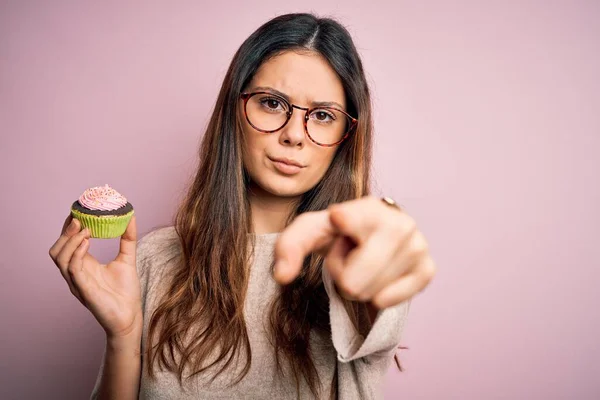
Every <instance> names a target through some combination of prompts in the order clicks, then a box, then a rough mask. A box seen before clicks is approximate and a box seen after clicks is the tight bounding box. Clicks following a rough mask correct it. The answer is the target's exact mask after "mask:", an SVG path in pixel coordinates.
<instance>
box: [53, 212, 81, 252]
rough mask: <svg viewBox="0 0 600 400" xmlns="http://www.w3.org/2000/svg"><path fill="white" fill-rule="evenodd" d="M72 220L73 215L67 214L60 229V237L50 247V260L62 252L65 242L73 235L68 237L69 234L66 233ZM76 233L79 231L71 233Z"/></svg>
mask: <svg viewBox="0 0 600 400" xmlns="http://www.w3.org/2000/svg"><path fill="white" fill-rule="evenodd" d="M72 220H73V215H72V214H71V213H69V216H68V217H67V218H66V219H65V222H64V223H63V227H62V229H61V232H60V236H59V237H58V239H57V240H56V242H54V244H53V245H52V247H50V251H49V253H50V256H51V257H52V258H54V257H56V255H57V254H58V253H60V251H61V250H62V248H63V246H64V245H65V243H67V241H68V240H69V239H70V238H71V236H73V235H69V233H68V232H67V230H68V228H69V225H70V224H71V221H72ZM75 221H76V222H75V223H76V224H78V222H77V220H75ZM79 228H81V226H79ZM77 232H79V229H77V230H74V232H73V233H77Z"/></svg>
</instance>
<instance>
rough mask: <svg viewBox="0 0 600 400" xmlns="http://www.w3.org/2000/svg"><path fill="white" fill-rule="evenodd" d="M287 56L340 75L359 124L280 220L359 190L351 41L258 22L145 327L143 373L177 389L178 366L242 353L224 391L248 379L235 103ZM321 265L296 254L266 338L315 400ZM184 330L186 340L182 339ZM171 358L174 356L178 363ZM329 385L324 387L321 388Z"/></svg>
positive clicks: (207, 138) (205, 145)
mask: <svg viewBox="0 0 600 400" xmlns="http://www.w3.org/2000/svg"><path fill="white" fill-rule="evenodd" d="M286 51H309V52H314V53H318V54H320V55H321V56H323V57H324V58H325V59H326V60H327V61H328V62H329V64H330V65H331V67H332V68H333V69H334V70H335V71H336V72H337V74H338V76H339V77H340V80H341V82H342V85H343V87H344V91H345V96H346V103H347V111H348V112H349V113H350V114H351V115H352V116H354V117H356V118H358V125H357V126H356V128H355V129H354V131H353V132H351V134H350V136H349V138H348V139H347V140H345V141H344V142H342V143H341V144H340V145H339V146H338V148H337V149H336V154H335V156H334V158H333V161H332V163H331V165H330V167H329V169H328V170H327V171H326V173H325V175H324V176H323V178H322V179H321V181H320V182H319V183H318V184H317V185H316V186H315V187H313V188H312V189H310V190H309V191H308V192H306V193H304V194H303V195H302V197H301V199H300V201H299V203H298V205H297V208H296V209H295V211H294V212H293V213H292V214H291V215H290V216H289V218H288V220H287V223H288V224H289V223H290V222H291V220H292V219H293V218H294V217H295V216H297V215H299V214H301V213H304V212H308V211H317V210H323V209H325V208H327V207H328V206H329V205H330V204H332V203H338V202H342V201H346V200H350V199H355V198H358V197H361V196H364V195H366V194H368V193H369V180H370V166H371V151H372V130H373V129H372V121H371V100H370V94H369V88H368V85H367V81H366V79H365V74H364V71H363V67H362V63H361V60H360V57H359V55H358V52H357V51H356V48H355V46H354V44H353V42H352V39H351V37H350V34H349V33H348V31H347V30H346V29H345V28H344V27H343V26H342V25H340V24H339V23H338V22H336V21H334V20H332V19H329V18H318V17H316V16H314V15H311V14H287V15H282V16H279V17H276V18H274V19H272V20H270V21H268V22H267V23H265V24H264V25H262V26H261V27H260V28H258V30H256V31H255V32H254V33H252V35H250V37H249V38H248V39H246V41H244V43H243V44H242V45H241V47H240V48H239V49H238V51H237V52H236V53H235V56H234V57H233V60H232V62H231V65H230V66H229V69H228V71H227V74H226V76H225V79H224V82H223V85H222V87H221V90H220V92H219V96H218V98H217V102H216V105H215V108H214V111H213V113H212V116H211V118H210V121H209V124H208V126H207V129H206V132H205V134H204V137H203V139H202V144H201V147H200V152H199V166H198V170H197V172H196V175H195V177H194V180H193V182H192V183H191V185H190V187H189V191H188V193H187V195H186V197H185V199H184V200H183V201H182V203H181V205H180V207H179V209H178V211H177V213H176V215H175V222H174V224H175V229H176V231H177V235H178V237H179V244H180V246H181V253H182V254H181V258H180V260H179V262H178V263H177V266H176V267H175V272H174V273H173V275H172V281H171V283H170V287H169V289H168V291H167V292H166V293H165V295H164V297H163V298H162V301H161V303H160V305H159V306H158V307H157V309H156V311H155V312H154V314H153V315H152V318H151V320H150V329H149V334H148V338H147V340H148V346H147V349H146V359H147V361H148V366H149V372H150V375H151V376H154V373H153V365H154V363H155V362H158V364H159V367H160V368H161V369H162V368H163V367H165V368H166V369H167V370H169V371H172V372H176V373H177V374H178V377H179V380H180V382H181V381H182V378H183V375H184V369H185V368H190V369H191V371H192V372H191V373H190V374H189V375H188V376H189V377H191V376H194V375H196V374H199V373H202V372H207V370H208V368H210V367H216V366H219V365H220V368H219V369H218V371H216V373H215V374H214V375H213V376H212V379H214V378H215V377H216V376H217V375H219V374H220V373H222V372H223V371H224V370H225V369H226V368H227V367H229V366H231V365H232V363H233V362H234V361H235V360H236V357H237V356H239V355H240V354H241V355H242V356H243V355H245V356H246V358H245V360H246V364H245V366H244V368H243V370H242V372H241V374H240V375H239V376H238V377H237V380H235V381H233V382H232V385H233V384H235V383H237V382H239V381H240V380H241V379H242V378H243V377H244V376H245V375H246V374H247V373H248V370H249V368H250V362H251V351H250V343H249V339H248V332H247V329H246V325H245V322H244V315H243V308H244V307H243V306H244V299H245V296H246V289H247V282H248V263H249V260H250V259H251V257H252V251H253V248H254V240H255V237H254V236H253V235H251V234H249V233H251V232H252V226H251V212H250V205H249V200H248V194H247V190H248V185H249V177H248V175H247V173H246V171H245V170H244V165H243V162H242V135H243V130H242V121H241V120H240V117H239V116H240V112H239V107H240V100H239V99H240V93H241V92H242V91H243V90H244V89H245V87H246V86H247V85H248V84H249V82H250V81H251V79H252V77H253V75H254V74H255V73H256V71H257V70H258V68H259V67H260V66H261V64H262V63H264V62H265V61H266V60H268V59H270V58H272V57H275V56H277V55H278V54H281V53H283V52H286ZM322 264H323V259H322V257H321V256H317V255H311V256H309V257H307V258H306V259H305V260H304V264H303V269H302V272H301V273H300V276H299V277H298V278H297V279H296V280H295V281H294V282H293V283H290V284H289V285H286V286H282V287H281V289H280V293H279V295H278V296H277V297H276V299H275V300H274V302H273V303H272V304H271V310H270V325H271V332H270V340H271V342H272V344H273V346H274V351H275V356H276V360H277V366H278V371H279V373H281V374H283V373H284V371H283V366H284V365H285V366H286V367H287V368H289V371H291V374H292V375H293V378H294V381H295V383H296V388H297V390H298V392H299V388H300V382H301V379H302V378H304V379H305V381H306V383H307V384H308V386H309V388H310V390H311V392H312V394H313V395H314V396H315V397H320V396H321V394H319V393H318V392H319V387H320V385H321V381H320V377H319V376H318V372H317V369H316V367H315V364H314V362H313V359H312V357H311V347H310V340H309V338H310V333H311V331H313V332H314V333H316V334H322V335H325V336H324V337H326V338H328V337H330V329H331V327H330V325H329V324H330V323H329V301H328V297H327V293H326V292H325V289H324V286H323V282H322V279H321V269H322ZM346 305H347V308H348V310H349V311H350V313H351V317H352V318H354V321H355V323H356V321H358V317H359V315H358V314H359V313H361V312H366V309H365V306H364V304H363V303H354V302H349V301H346ZM199 321H201V323H200V322H199ZM190 334H191V335H190ZM188 335H189V337H191V339H190V340H184V339H185V338H187V337H188ZM155 336H156V337H157V340H156V343H155V344H152V343H153V339H154V338H155ZM151 344H152V345H151ZM214 352H216V356H215V355H214ZM176 353H178V354H180V355H181V359H180V361H179V362H177V360H176V358H175V354H176ZM209 356H210V359H211V360H212V361H209ZM284 363H285V364H284ZM335 376H336V374H334V379H335ZM336 388H337V383H336V382H335V381H334V382H332V390H336ZM330 395H332V396H335V393H333V392H332V393H330Z"/></svg>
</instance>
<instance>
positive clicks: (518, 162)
mask: <svg viewBox="0 0 600 400" xmlns="http://www.w3.org/2000/svg"><path fill="white" fill-rule="evenodd" d="M298 11H314V12H316V13H317V14H319V15H321V16H334V17H336V18H338V19H339V20H340V21H341V22H342V23H344V24H345V25H346V26H347V27H348V29H349V30H350V32H351V34H352V35H353V37H354V39H355V41H356V45H357V47H358V49H359V51H360V54H361V55H362V57H363V60H364V64H365V68H366V71H367V74H368V78H369V82H370V84H371V87H372V91H373V101H374V106H375V128H376V130H375V134H376V146H375V158H374V159H375V165H374V167H375V171H376V175H375V177H376V187H375V188H376V193H381V194H386V195H391V196H392V197H395V198H396V200H397V201H398V202H399V203H401V204H402V205H404V206H405V207H406V209H407V210H408V212H409V213H410V214H411V215H412V216H414V217H415V219H416V220H417V222H418V224H419V226H420V228H421V230H422V231H423V232H424V233H425V235H426V237H427V238H428V239H429V242H430V245H431V249H432V253H433V256H434V258H435V259H436V261H437V263H438V266H439V273H438V275H437V276H436V278H435V280H434V282H433V283H432V284H431V285H430V286H429V287H428V288H427V289H426V291H425V292H423V293H421V294H419V295H418V296H417V297H416V298H415V299H414V302H413V306H412V309H411V314H410V318H409V322H408V325H407V327H406V331H405V334H404V337H403V342H402V344H403V345H405V346H408V347H409V348H410V349H409V350H405V351H402V352H400V353H399V354H400V358H401V361H402V363H403V365H404V367H405V369H406V371H405V372H403V373H400V372H398V371H396V370H395V369H394V368H391V369H390V371H389V373H388V375H387V376H386V381H385V398H386V399H598V398H600V381H599V379H598V376H600V363H599V362H598V360H600V346H599V340H600V311H599V306H600V304H599V303H600V302H599V300H600V296H599V294H598V286H599V284H600V265H599V264H600V262H599V259H600V245H599V244H598V241H599V240H600V235H599V233H600V228H599V226H600V212H599V211H598V207H599V205H600V188H599V180H600V179H599V177H598V175H599V171H600V161H599V159H598V158H599V150H600V116H599V115H600V79H599V75H598V74H599V71H600V23H599V22H598V21H599V19H600V5H599V3H598V2H594V1H566V0H565V1H540V2H537V3H533V2H517V1H508V2H502V1H496V2H490V1H487V2H486V1H472V2H467V1H458V2H457V1H438V2H423V1H421V2H408V1H387V2H386V1H365V0H363V1H350V0H345V1H341V0H340V1H313V0H309V1H302V2H289V1H287V2H281V1H278V2H246V1H229V0H224V1H218V2H210V3H208V2H201V1H195V2H192V1H188V2H182V1H169V2H166V1H165V2H139V3H137V4H133V3H129V2H127V3H126V2H117V1H114V2H94V4H92V2H81V1H12V2H10V1H9V2H6V1H3V2H2V3H1V5H0V135H1V136H0V152H1V154H0V174H1V179H2V180H1V183H2V189H1V195H0V209H1V210H2V211H1V219H2V231H1V232H2V237H1V241H0V246H1V249H0V252H1V258H0V263H1V278H0V313H1V319H0V335H1V337H0V360H1V361H0V369H1V371H0V398H2V399H17V398H18V399H38V398H61V399H83V398H86V397H87V396H89V393H90V391H91V389H92V386H93V382H94V380H95V378H96V374H97V371H98V367H99V363H100V357H101V352H102V348H103V345H104V333H103V331H102V329H101V328H100V326H99V325H98V324H97V323H96V322H95V320H94V319H93V317H92V316H91V314H89V313H88V311H87V310H86V309H84V308H83V307H82V306H81V305H80V304H79V303H78V302H77V300H76V299H75V298H74V297H72V295H71V294H70V292H69V290H68V288H67V285H66V284H65V282H64V281H63V279H62V277H61V276H60V274H59V272H58V270H57V269H56V267H55V266H54V264H53V263H52V261H51V259H50V258H49V256H48V249H49V248H50V246H51V245H52V243H53V242H54V241H55V240H56V239H57V237H58V235H59V233H60V229H61V227H62V224H63V221H64V219H65V217H66V216H67V214H68V212H69V206H70V204H71V203H72V202H73V201H74V200H75V199H76V198H77V197H78V196H79V195H80V193H81V192H82V191H83V190H84V189H85V188H87V187H90V186H97V185H104V184H105V183H108V184H110V185H111V186H113V187H114V188H115V189H117V190H119V191H121V192H122V193H123V194H124V195H125V196H126V197H127V198H128V200H130V201H131V203H132V204H133V205H134V207H135V210H136V215H137V221H138V231H139V237H141V236H142V235H144V234H145V233H147V232H148V231H149V230H151V229H152V228H153V227H155V226H158V225H162V224H166V223H168V222H169V221H170V218H171V216H172V213H173V211H174V209H175V206H176V204H177V202H178V201H179V200H180V199H181V195H182V192H183V189H184V185H185V183H186V182H188V179H189V178H190V175H191V174H192V173H193V169H194V167H195V165H196V164H195V163H196V152H197V147H198V143H199V139H200V137H201V135H202V133H203V130H204V128H205V126H206V123H207V121H208V118H209V115H210V113H211V110H212V107H213V104H214V101H215V99H216V95H217V91H218V89H219V87H220V84H221V81H222V79H223V76H224V74H225V71H226V69H227V67H228V65H229V62H230V60H231V58H232V56H233V54H234V52H235V50H236V49H237V48H238V46H239V45H240V44H241V43H242V41H243V40H244V39H245V38H246V37H247V36H248V35H249V34H250V33H251V32H252V31H254V30H255V29H256V28H257V27H258V26H259V25H260V24H262V23H263V22H265V21H267V20H268V19H270V18H272V17H274V16H276V15H278V14H281V13H287V12H298ZM117 245H118V240H106V241H102V240H92V243H91V250H90V251H91V253H92V254H94V255H95V256H97V257H98V258H99V259H100V260H101V261H107V260H109V259H111V258H112V257H113V256H114V255H115V253H116V249H117Z"/></svg>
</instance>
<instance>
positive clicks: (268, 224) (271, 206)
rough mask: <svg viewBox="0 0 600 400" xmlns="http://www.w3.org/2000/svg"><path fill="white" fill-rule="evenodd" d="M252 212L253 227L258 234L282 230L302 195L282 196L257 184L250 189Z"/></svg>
mask: <svg viewBox="0 0 600 400" xmlns="http://www.w3.org/2000/svg"><path fill="white" fill-rule="evenodd" d="M248 199H249V201H250V210H251V213H252V228H253V230H254V233H255V234H257V235H260V234H265V233H274V232H281V231H283V229H284V228H285V223H286V221H287V219H288V216H289V215H290V213H291V212H293V210H294V209H295V207H296V206H297V204H298V201H299V199H300V197H281V196H275V195H273V194H271V193H268V192H266V191H265V190H263V189H262V188H260V187H257V186H256V185H253V186H251V187H250V188H249V189H248Z"/></svg>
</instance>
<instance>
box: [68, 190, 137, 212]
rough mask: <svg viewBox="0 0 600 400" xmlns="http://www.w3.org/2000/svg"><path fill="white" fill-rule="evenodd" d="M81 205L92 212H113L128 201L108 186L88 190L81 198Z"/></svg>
mask: <svg viewBox="0 0 600 400" xmlns="http://www.w3.org/2000/svg"><path fill="white" fill-rule="evenodd" d="M79 204H81V205H82V206H84V207H85V208H88V209H90V210H102V211H111V210H116V209H118V208H121V207H123V206H124V205H126V204H127V199H126V198H125V196H123V195H122V194H120V193H119V192H117V191H116V190H115V189H113V188H111V187H110V186H108V184H106V185H104V186H95V187H92V188H89V189H86V190H85V191H84V192H83V194H82V195H81V196H80V197H79Z"/></svg>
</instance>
